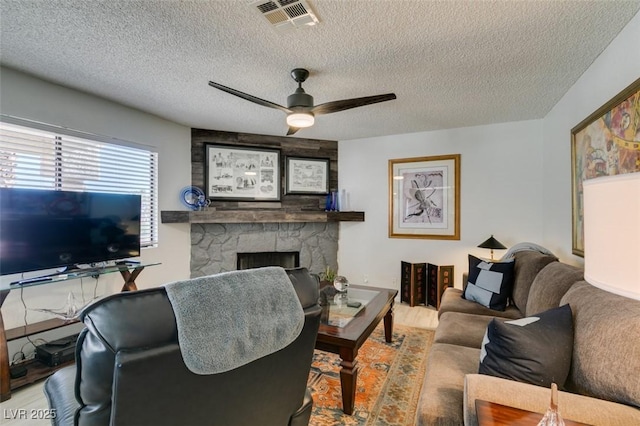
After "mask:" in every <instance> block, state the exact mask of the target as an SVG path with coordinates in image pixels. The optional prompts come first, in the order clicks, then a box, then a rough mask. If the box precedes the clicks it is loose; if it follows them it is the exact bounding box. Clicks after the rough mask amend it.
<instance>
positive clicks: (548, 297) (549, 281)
mask: <svg viewBox="0 0 640 426" xmlns="http://www.w3.org/2000/svg"><path fill="white" fill-rule="evenodd" d="M583 276H584V270H583V269H582V268H577V267H575V266H571V265H567V264H566V263H562V262H551V263H549V264H548V265H547V266H545V267H544V268H542V270H541V271H540V272H538V275H536V278H535V279H534V280H533V283H532V284H531V289H530V290H529V298H528V299H527V308H526V310H525V313H526V315H527V316H531V315H535V314H537V313H539V312H544V311H546V310H548V309H551V308H557V307H558V306H560V300H561V299H562V296H564V295H565V293H566V292H567V290H569V288H570V287H571V286H572V285H573V284H575V283H576V282H578V281H582V280H583V279H584V278H583Z"/></svg>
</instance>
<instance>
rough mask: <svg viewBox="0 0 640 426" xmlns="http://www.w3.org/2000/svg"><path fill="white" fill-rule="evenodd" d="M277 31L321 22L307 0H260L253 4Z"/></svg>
mask: <svg viewBox="0 0 640 426" xmlns="http://www.w3.org/2000/svg"><path fill="white" fill-rule="evenodd" d="M251 7H252V8H255V9H256V10H257V11H258V12H259V13H260V14H261V15H262V16H264V18H265V19H266V20H267V21H269V23H270V24H271V25H273V26H274V27H275V28H276V29H277V30H289V29H293V28H304V27H308V26H312V25H316V24H317V23H318V22H319V21H318V18H317V17H316V15H315V13H314V12H313V10H312V9H311V6H309V3H308V2H307V1H306V0H259V1H254V2H251Z"/></svg>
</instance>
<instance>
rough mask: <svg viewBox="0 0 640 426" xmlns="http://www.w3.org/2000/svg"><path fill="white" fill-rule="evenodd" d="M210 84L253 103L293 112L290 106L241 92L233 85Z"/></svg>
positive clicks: (211, 82)
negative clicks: (233, 87)
mask: <svg viewBox="0 0 640 426" xmlns="http://www.w3.org/2000/svg"><path fill="white" fill-rule="evenodd" d="M209 86H211V87H215V88H216V89H219V90H222V91H223V92H227V93H230V94H232V95H234V96H237V97H239V98H242V99H245V100H247V101H250V102H253V103H255V104H258V105H262V106H265V107H269V108H275V109H279V110H280V111H284V112H286V113H290V112H291V110H290V109H289V108H286V107H283V106H282V105H278V104H275V103H273V102H270V101H266V100H264V99H261V98H258V97H255V96H252V95H249V94H247V93H244V92H241V91H239V90H236V89H232V88H231V87H227V86H223V85H222V84H219V83H215V82H213V81H210V82H209Z"/></svg>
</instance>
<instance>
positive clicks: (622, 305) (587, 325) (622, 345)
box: [560, 281, 640, 408]
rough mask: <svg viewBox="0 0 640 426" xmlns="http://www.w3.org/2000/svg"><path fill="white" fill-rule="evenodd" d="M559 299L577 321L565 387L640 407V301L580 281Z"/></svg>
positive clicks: (575, 322) (575, 321)
mask: <svg viewBox="0 0 640 426" xmlns="http://www.w3.org/2000/svg"><path fill="white" fill-rule="evenodd" d="M560 303H569V304H571V308H572V310H573V316H574V327H575V338H574V349H573V362H572V366H571V372H570V373H569V379H568V380H567V389H568V390H570V391H573V392H578V393H581V394H585V395H589V396H593V397H596V398H602V399H607V400H609V401H614V402H619V403H622V404H627V405H632V406H635V407H639V408H640V380H638V372H639V371H640V344H639V343H638V342H640V301H638V300H633V299H629V298H626V297H623V296H619V295H617V294H613V293H609V292H606V291H604V290H601V289H599V288H597V287H594V286H592V285H591V284H589V283H587V282H586V281H580V282H577V283H575V284H574V285H573V286H572V287H571V288H570V289H569V291H567V294H565V295H564V297H563V298H562V301H561V302H560Z"/></svg>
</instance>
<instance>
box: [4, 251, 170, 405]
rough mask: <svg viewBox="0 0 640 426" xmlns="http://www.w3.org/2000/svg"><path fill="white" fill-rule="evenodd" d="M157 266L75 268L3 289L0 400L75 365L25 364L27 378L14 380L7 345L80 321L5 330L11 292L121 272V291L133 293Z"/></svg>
mask: <svg viewBox="0 0 640 426" xmlns="http://www.w3.org/2000/svg"><path fill="white" fill-rule="evenodd" d="M156 265H159V263H149V264H142V263H136V262H118V263H116V264H115V265H111V266H105V267H100V268H86V269H73V270H68V271H65V272H61V273H57V274H52V275H46V276H42V277H36V278H31V279H25V280H20V281H16V282H13V283H11V284H10V286H9V287H8V288H2V289H0V401H6V400H8V399H9V398H11V391H12V390H13V389H18V388H20V387H22V386H25V385H28V384H31V383H33V382H35V381H37V380H40V379H42V378H45V377H47V376H49V375H51V374H52V373H53V372H55V371H56V370H58V369H60V368H62V367H64V366H66V365H69V364H72V363H73V362H71V361H70V362H68V363H66V364H64V365H59V366H56V367H48V366H45V365H44V364H42V363H40V362H39V361H35V360H33V361H26V363H27V368H28V372H27V375H26V376H23V377H17V378H15V379H12V378H11V375H10V359H9V346H8V343H7V342H10V341H12V340H17V339H20V338H23V337H26V336H31V335H33V334H38V333H42V332H44V331H49V330H54V329H56V328H60V327H64V326H67V325H71V324H75V323H77V322H78V320H77V319H73V320H63V319H59V318H52V319H49V320H45V321H39V322H35V323H32V324H26V325H24V326H21V327H16V328H12V329H9V330H5V328H4V320H3V318H2V305H3V304H4V301H5V299H6V298H7V296H9V293H10V292H11V291H13V290H16V289H19V288H22V287H35V286H38V285H48V284H52V283H55V282H63V281H70V280H75V279H79V278H88V277H96V278H97V276H100V275H106V274H110V273H114V272H119V273H120V275H121V276H122V279H123V280H124V284H123V286H122V290H121V291H134V290H137V289H138V287H137V285H136V282H135V280H136V278H138V276H139V275H140V273H141V272H142V271H143V270H144V268H146V267H149V266H156Z"/></svg>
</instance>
